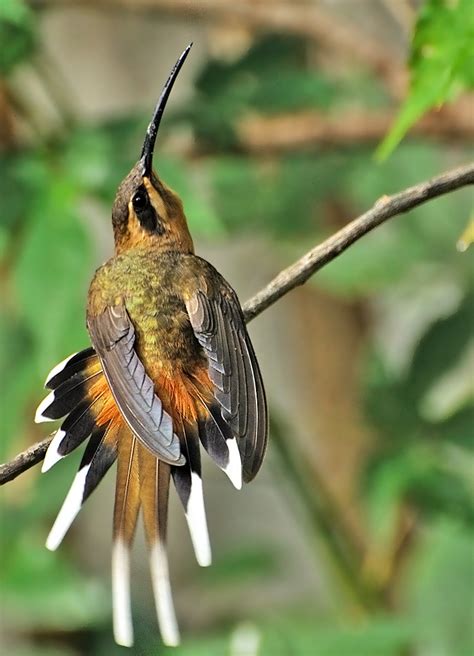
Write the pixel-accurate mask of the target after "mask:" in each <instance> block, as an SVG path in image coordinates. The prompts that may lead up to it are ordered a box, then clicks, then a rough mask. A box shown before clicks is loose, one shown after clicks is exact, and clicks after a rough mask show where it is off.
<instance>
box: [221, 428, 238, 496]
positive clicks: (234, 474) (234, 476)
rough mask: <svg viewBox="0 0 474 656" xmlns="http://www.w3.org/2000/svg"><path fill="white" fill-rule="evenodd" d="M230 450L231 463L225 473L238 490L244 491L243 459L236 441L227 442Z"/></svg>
mask: <svg viewBox="0 0 474 656" xmlns="http://www.w3.org/2000/svg"><path fill="white" fill-rule="evenodd" d="M226 444H227V448H228V449H229V462H228V463H227V466H226V467H225V469H224V471H225V473H226V474H227V476H228V477H229V479H230V481H231V482H232V484H233V485H234V487H236V488H237V489H238V490H240V489H242V459H241V457H240V451H239V447H238V446H237V442H236V440H234V439H232V440H226Z"/></svg>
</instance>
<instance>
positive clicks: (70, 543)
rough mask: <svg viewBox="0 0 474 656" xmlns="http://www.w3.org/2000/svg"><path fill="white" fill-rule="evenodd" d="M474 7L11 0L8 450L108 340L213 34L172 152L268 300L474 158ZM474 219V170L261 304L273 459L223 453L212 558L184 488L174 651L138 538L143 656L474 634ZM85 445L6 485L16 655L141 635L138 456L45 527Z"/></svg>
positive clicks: (4, 236) (2, 597) (242, 289)
mask: <svg viewBox="0 0 474 656" xmlns="http://www.w3.org/2000/svg"><path fill="white" fill-rule="evenodd" d="M473 13H474V10H473V5H472V2H471V0H467V1H466V0H458V1H456V0H454V1H449V2H448V1H447V0H428V1H427V2H422V1H421V0H420V1H414V0H326V1H322V0H321V1H315V0H314V1H309V0H306V1H305V0H274V1H272V0H259V1H256V0H254V1H253V2H250V0H248V1H247V0H243V1H242V2H231V0H200V1H196V2H189V1H188V0H94V1H87V0H77V1H75V2H72V1H68V0H42V1H35V2H30V3H25V2H22V1H20V0H2V1H1V2H0V42H1V48H0V73H1V76H2V77H1V80H0V148H1V152H0V199H1V200H0V203H1V205H0V207H1V212H0V286H1V299H2V302H1V307H0V367H1V381H2V388H1V395H0V396H1V399H0V401H1V404H2V406H1V410H0V412H1V415H0V416H1V427H2V433H1V441H0V461H2V462H4V461H5V460H8V459H9V458H11V457H13V456H14V455H15V454H16V453H17V452H19V451H21V450H22V449H24V448H26V447H27V446H28V445H30V444H33V443H34V442H36V441H38V440H40V439H42V438H43V437H44V436H45V435H46V431H47V428H45V426H43V425H40V426H35V425H34V424H33V414H34V409H35V407H36V404H37V403H38V402H39V401H40V400H41V398H42V394H43V392H42V385H43V381H44V377H45V374H46V373H47V372H48V371H49V370H50V369H51V367H52V366H53V365H54V364H56V363H57V362H58V361H60V360H62V359H63V358H64V357H65V356H67V355H68V354H69V353H71V352H73V351H77V350H80V349H81V348H84V347H85V346H86V345H87V344H88V338H87V334H86V331H85V326H84V308H85V299H86V293H87V287H88V283H89V280H90V279H91V277H92V274H93V272H94V270H95V268H96V267H97V266H98V265H99V264H100V263H102V262H103V261H104V260H105V259H107V258H108V257H109V256H110V255H111V253H112V248H113V244H112V231H111V226H110V207H111V203H112V201H113V198H114V194H115V190H116V187H117V185H118V183H119V182H120V180H121V179H122V177H123V176H124V175H125V174H126V173H127V172H128V170H129V169H130V168H131V166H132V165H133V163H134V162H135V161H136V159H137V158H138V156H139V152H140V148H141V144H142V140H143V135H144V130H145V128H146V125H147V122H148V120H149V118H150V115H151V112H152V109H153V107H154V104H155V101H156V99H157V97H158V94H159V92H160V90H161V87H162V84H163V82H164V80H165V79H166V77H167V75H168V72H169V70H170V68H171V66H172V65H173V63H174V62H175V60H176V58H177V56H178V54H179V53H180V52H181V50H182V49H183V47H184V46H185V45H186V44H187V43H188V42H189V41H191V40H192V41H194V48H193V50H192V52H191V56H190V57H189V59H188V61H187V63H186V65H185V67H184V68H183V71H182V73H181V75H180V77H179V79H178V82H177V84H176V86H175V89H174V91H173V94H172V97H171V101H170V103H169V105H168V110H167V113H166V116H165V120H164V123H163V126H162V129H161V131H160V136H159V139H158V144H157V150H156V153H157V155H156V157H155V165H156V167H157V170H158V171H159V173H160V175H161V176H162V177H163V179H164V180H165V181H166V182H167V183H168V184H169V185H170V186H171V187H173V188H174V189H175V190H176V191H177V192H178V193H179V194H180V195H181V197H182V199H183V201H184V204H185V209H186V213H187V216H188V219H189V223H190V226H191V230H192V234H193V236H194V238H195V243H196V247H197V252H198V253H199V254H200V255H202V256H204V257H206V258H207V259H209V260H210V261H211V262H212V263H213V264H214V265H215V266H216V267H217V268H218V269H219V270H220V271H221V272H222V273H223V274H224V276H225V277H226V278H227V279H228V280H229V281H230V282H231V283H232V285H233V286H234V287H235V289H236V290H237V292H238V294H239V297H240V299H241V301H242V302H244V301H245V300H247V299H248V298H250V296H251V295H252V294H254V293H256V292H257V291H258V290H259V289H260V288H261V287H262V286H263V285H265V284H266V283H267V282H268V281H269V280H270V279H271V278H272V277H273V276H274V275H275V274H276V273H277V272H278V271H279V270H280V269H282V268H283V267H285V266H287V265H289V264H290V263H291V262H292V261H293V260H295V259H296V258H297V257H299V256H300V255H302V254H303V253H304V252H305V251H306V250H308V249H309V248H310V247H312V246H313V245H315V244H316V243H318V241H320V240H322V239H324V238H325V237H327V236H329V235H330V234H331V233H333V232H334V231H336V230H337V229H338V228H340V227H341V226H343V225H344V224H346V223H347V222H348V221H350V220H351V219H352V218H354V217H356V216H357V215H358V214H359V213H361V212H363V211H364V210H366V209H368V208H369V207H370V206H372V205H373V204H374V203H375V201H376V200H377V199H378V198H379V197H381V196H383V195H384V194H390V193H393V192H396V191H399V190H401V189H403V188H404V187H406V186H410V185H413V184H416V183H417V182H420V181H422V180H425V179H427V178H429V177H430V176H432V175H434V174H436V173H440V172H442V171H443V170H445V169H448V168H450V167H453V166H456V165H458V164H461V163H464V162H466V161H468V160H469V159H470V158H472V145H473V136H474V121H473V107H474V105H473V101H472V96H469V95H468V94H467V89H469V87H472V83H473V78H474V65H473V59H472V54H473V43H474V40H473V34H474V28H473V20H474V17H473V15H472V14H473ZM469 39H470V40H469ZM469 57H471V59H469ZM446 70H449V75H448V77H446V76H445V71H446ZM410 78H411V85H410V82H409V80H410ZM443 100H449V101H450V102H449V103H448V104H445V105H444V106H443V107H441V108H439V107H438V108H437V109H435V110H433V109H431V107H432V106H433V105H435V104H436V105H438V106H439V105H440V104H441V101H443ZM412 124H413V125H412ZM410 125H412V129H411V130H410V131H409V133H408V134H407V135H406V136H405V137H404V139H403V141H402V142H401V143H399V144H398V142H399V141H400V139H401V137H402V136H403V135H404V133H405V132H406V131H407V129H408V127H409V126H410ZM393 126H394V127H393ZM387 134H388V135H389V136H388V137H387ZM384 139H385V140H384ZM382 142H383V143H382ZM380 144H382V145H380ZM397 144H398V145H397ZM470 212H472V194H470V191H469V190H466V189H465V190H461V191H458V192H455V193H452V194H450V195H448V196H445V197H443V198H440V199H437V200H435V201H432V202H430V203H427V204H425V205H422V206H421V207H419V208H418V209H417V210H416V211H413V212H411V213H410V215H408V216H403V217H398V218H395V219H393V220H391V221H390V222H389V223H388V224H386V225H384V226H382V227H380V228H378V229H377V230H376V231H374V233H372V234H370V235H368V236H366V237H364V239H362V240H361V241H360V242H359V243H358V244H356V245H354V246H353V247H351V248H350V249H349V250H348V251H347V252H346V253H344V254H343V255H341V256H340V257H338V258H337V259H336V260H335V261H334V262H332V263H331V264H329V265H328V266H327V267H325V268H324V269H323V270H322V271H320V272H319V273H318V274H317V275H316V276H315V277H314V278H313V279H312V280H311V281H310V282H309V283H308V284H307V285H306V286H305V287H303V288H299V289H298V290H295V291H293V292H291V293H290V294H288V295H287V296H286V297H285V298H284V299H282V300H281V301H279V302H278V303H277V304H276V305H274V306H272V307H271V308H269V309H268V310H266V311H265V312H264V313H263V314H262V315H261V316H259V317H258V318H257V319H256V320H255V321H254V322H252V323H251V324H250V333H251V335H252V338H253V340H254V344H255V348H256V351H257V354H258V357H259V360H260V363H261V367H262V371H263V374H264V379H265V381H266V387H267V393H268V399H269V406H270V412H271V419H272V426H271V436H270V447H269V450H268V457H267V460H266V463H265V465H264V467H263V470H262V472H261V474H260V475H259V477H258V478H257V480H256V481H255V482H253V483H252V485H250V486H248V487H246V488H245V489H244V490H243V491H242V492H240V493H238V492H236V491H235V490H234V489H233V488H232V487H231V485H230V484H229V482H228V481H227V479H226V478H225V476H224V475H223V474H222V472H220V471H219V470H217V469H216V468H214V467H212V466H208V464H209V463H207V462H206V463H205V464H206V469H205V474H206V476H205V494H206V503H207V512H208V521H209V527H210V533H211V540H212V544H213V556H214V563H213V566H212V567H211V568H209V569H206V570H202V569H199V568H198V566H197V565H196V564H195V561H194V557H193V554H192V549H191V545H190V540H189V538H188V535H187V530H186V527H185V524H184V520H183V515H182V510H181V507H180V506H179V505H178V504H177V503H176V499H175V498H174V496H173V495H172V496H173V498H172V499H171V512H170V516H171V517H170V528H169V543H170V544H169V550H170V560H171V573H172V583H173V588H174V595H175V601H176V605H177V614H178V618H179V623H180V627H181V632H182V637H183V645H182V646H181V647H180V648H178V649H167V648H164V647H163V646H162V645H161V643H160V639H159V634H158V628H157V626H156V622H155V614H154V608H153V602H152V596H151V590H150V585H149V580H148V572H147V560H146V556H145V547H144V544H143V538H142V536H141V534H140V535H139V537H138V540H137V544H136V548H135V551H134V560H133V579H132V580H133V607H134V621H135V627H136V633H137V644H136V646H135V647H134V649H133V650H132V651H131V652H128V653H134V654H140V655H141V654H143V655H150V656H151V655H154V654H163V655H165V654H175V655H176V656H224V655H229V656H300V655H301V656H303V655H304V656H313V655H314V656H392V655H393V656H468V655H470V654H473V653H474V637H473V618H474V614H473V610H474V598H473V590H474V562H473V556H474V550H473V540H472V538H473V525H474V505H473V494H472V493H473V486H474V477H473V457H472V449H473V447H474V441H473V437H474V417H473V412H472V405H471V404H470V399H471V398H472V396H471V394H472V369H470V367H469V362H471V366H472V360H473V353H474V351H473V346H472V342H470V341H469V340H470V339H471V335H472V330H471V329H472V307H473V306H472V254H469V253H468V252H460V250H462V248H461V249H460V250H459V249H458V250H457V249H456V244H457V243H460V244H461V247H464V246H467V242H468V241H469V240H468V238H467V237H462V235H463V233H464V235H466V234H467V233H466V226H468V221H469V215H470ZM466 240H467V241H466ZM470 374H471V375H470ZM470 388H471V389H470ZM78 457H80V454H75V455H74V456H71V457H69V458H68V459H67V460H66V461H62V462H61V463H60V464H58V465H57V467H56V468H54V470H52V471H51V472H50V473H48V475H45V476H41V475H40V473H39V467H35V468H34V469H32V470H30V471H28V472H27V473H25V474H23V475H22V476H20V477H19V478H18V479H17V480H15V481H14V482H12V483H9V484H8V485H6V486H5V487H4V488H3V490H2V496H1V501H0V503H1V506H0V508H1V525H0V529H1V530H0V538H1V549H2V556H1V557H2V565H1V568H0V615H1V644H2V648H1V649H2V651H3V653H8V654H10V655H11V656H20V655H21V656H30V655H31V656H59V655H61V656H62V655H64V656H79V655H85V654H94V655H97V656H102V655H103V656H109V655H112V656H113V655H115V654H120V653H126V652H125V650H123V649H122V648H120V647H117V646H115V645H114V643H113V639H112V629H111V597H110V581H109V569H110V565H109V562H110V546H111V524H112V521H111V518H112V507H113V478H114V477H113V475H109V476H108V477H107V479H106V481H105V482H104V483H103V484H102V486H101V487H100V489H99V490H98V491H97V492H96V493H95V494H94V495H93V496H92V497H91V499H90V500H89V501H88V502H87V504H86V505H85V507H84V509H83V511H82V513H81V515H80V516H79V518H78V520H77V521H76V522H75V524H74V526H73V528H72V530H71V531H70V533H69V535H68V536H67V538H66V540H65V542H64V544H63V545H62V547H61V548H60V550H59V551H58V552H57V553H50V552H48V551H47V550H46V549H45V547H44V542H45V539H46V536H47V532H48V530H49V527H50V525H51V523H52V521H53V519H54V517H55V515H56V513H57V511H58V509H59V507H60V505H61V503H62V501H63V498H64V496H65V494H66V491H67V489H68V486H69V483H70V481H71V479H72V477H73V475H74V473H75V469H76V468H77V466H78Z"/></svg>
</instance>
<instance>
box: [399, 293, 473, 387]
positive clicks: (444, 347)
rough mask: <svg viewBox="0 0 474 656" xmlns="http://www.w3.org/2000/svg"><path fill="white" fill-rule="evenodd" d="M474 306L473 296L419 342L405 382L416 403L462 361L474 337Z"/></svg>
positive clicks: (427, 332)
mask: <svg viewBox="0 0 474 656" xmlns="http://www.w3.org/2000/svg"><path fill="white" fill-rule="evenodd" d="M473 303H474V296H473V294H468V295H467V296H466V297H465V298H464V299H463V301H462V302H461V304H460V306H459V307H458V309H457V310H456V311H455V312H454V313H453V314H451V315H450V316H448V317H443V318H442V319H439V320H438V321H435V322H434V323H433V324H432V325H431V326H430V327H429V329H428V330H427V331H426V333H425V334H424V335H423V336H422V338H421V339H420V341H419V343H418V345H417V347H416V349H415V352H414V354H413V358H412V361H411V365H410V370H409V372H408V375H407V380H406V385H407V391H408V393H409V395H411V397H412V398H413V399H415V400H420V399H421V397H422V396H423V395H424V394H425V393H426V392H427V390H428V389H429V387H430V386H431V385H433V384H434V383H435V382H436V380H437V379H438V378H440V377H441V376H442V375H443V374H444V373H445V372H446V371H447V370H449V369H450V368H451V367H452V366H453V365H454V364H455V363H456V361H457V360H458V359H459V358H460V357H461V355H462V353H463V352H464V350H465V349H466V346H467V344H468V343H469V341H470V339H471V336H472V318H473V307H474V306H473Z"/></svg>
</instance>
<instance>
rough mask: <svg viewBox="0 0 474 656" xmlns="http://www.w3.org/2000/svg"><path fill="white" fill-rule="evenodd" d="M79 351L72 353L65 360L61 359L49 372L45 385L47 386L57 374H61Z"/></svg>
mask: <svg viewBox="0 0 474 656" xmlns="http://www.w3.org/2000/svg"><path fill="white" fill-rule="evenodd" d="M78 353H79V351H76V353H71V355H69V356H68V357H67V358H64V360H61V362H59V363H58V364H57V365H56V366H55V367H53V368H52V369H51V371H50V372H49V374H48V375H47V376H46V380H45V381H44V386H45V387H47V386H48V383H49V381H50V380H51V379H52V378H54V377H55V376H56V375H57V374H59V373H60V372H61V371H63V370H64V369H65V367H66V365H67V363H68V362H69V361H70V360H72V359H73V358H74V357H75V356H76V355H77V354H78Z"/></svg>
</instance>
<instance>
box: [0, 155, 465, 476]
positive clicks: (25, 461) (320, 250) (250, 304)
mask: <svg viewBox="0 0 474 656" xmlns="http://www.w3.org/2000/svg"><path fill="white" fill-rule="evenodd" d="M472 184H474V163H471V164H467V165H465V166H461V167H459V168H457V169H453V170H451V171H447V172H445V173H442V174H441V175H438V176H436V177H435V178H432V179H431V180H428V181H426V182H421V183H420V184H418V185H415V186H414V187H410V188H409V189H406V190H405V191H401V192H400V193H398V194H394V195H393V196H384V197H382V198H380V199H379V200H378V201H377V202H376V203H375V205H374V206H373V207H372V208H371V209H370V210H369V211H368V212H366V213H365V214H362V216H360V217H359V218H357V219H355V220H354V221H352V222H351V223H349V224H348V225H347V226H345V227H344V228H342V229H341V230H339V231H338V232H336V233H335V234H334V235H332V236H331V237H329V238H328V239H326V240H325V241H323V242H322V243H321V244H319V245H318V246H316V247H315V248H313V249H312V250H311V251H309V252H308V253H306V254H305V255H303V257H301V258H300V259H299V260H297V261H296V262H295V263H294V264H292V265H291V266H289V267H288V268H286V269H284V270H283V271H281V272H280V273H279V274H278V275H277V276H276V277H275V278H274V279H273V280H272V281H271V282H270V283H269V284H268V285H267V286H266V287H264V288H263V289H262V290H261V291H260V292H258V293H257V294H256V295H255V296H254V297H253V298H251V299H250V300H249V301H247V303H245V305H244V306H243V309H244V315H245V320H246V322H249V321H251V320H252V319H254V318H255V317H256V316H258V315H259V314H261V313H262V312H263V311H264V310H265V309H266V308H268V307H270V305H273V303H276V301H278V299H280V298H281V297H282V296H284V295H285V294H287V293H288V292H289V291H290V290H292V289H294V288H295V287H297V286H298V285H302V284H304V283H305V282H306V281H307V280H308V278H310V277H311V276H312V275H313V274H314V273H315V272H316V271H318V270H319V269H321V268H322V267H323V266H325V265H326V264H328V263H329V262H331V261H332V260H334V259H335V258H336V257H338V256H339V255H340V254H341V253H342V252H343V251H345V250H346V248H348V247H349V246H350V245H351V244H354V243H355V242H356V241H358V240H359V239H360V238H361V237H363V236H364V235H366V234H367V233H368V232H370V231H371V230H373V229H374V228H376V227H377V226H379V225H381V224H382V223H383V222H384V221H386V220H387V219H390V218H392V217H394V216H398V215H399V214H403V213H404V212H408V210H411V209H413V208H414V207H417V206H418V205H421V204H422V203H426V202H427V201H429V200H431V199H432V198H437V197H438V196H443V195H444V194H447V193H449V192H451V191H455V190H456V189H459V188H461V187H465V186H467V185H472ZM51 440H52V435H50V436H49V437H47V438H46V439H44V440H42V441H41V442H38V443H37V444H34V445H33V446H31V447H29V448H28V449H26V451H23V452H22V453H20V454H18V455H17V456H16V457H15V458H13V460H11V461H10V462H8V463H6V464H4V465H0V485H3V484H4V483H7V482H8V481H11V480H13V479H14V478H16V477H17V476H19V475H20V474H22V473H23V472H24V471H26V470H27V469H30V467H33V465H35V464H37V463H38V462H40V461H41V460H43V458H44V455H45V453H46V450H47V448H48V446H49V444H50V442H51Z"/></svg>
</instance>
